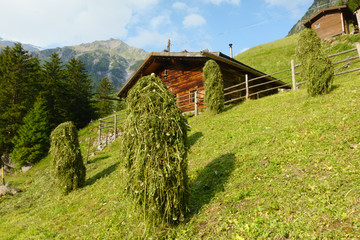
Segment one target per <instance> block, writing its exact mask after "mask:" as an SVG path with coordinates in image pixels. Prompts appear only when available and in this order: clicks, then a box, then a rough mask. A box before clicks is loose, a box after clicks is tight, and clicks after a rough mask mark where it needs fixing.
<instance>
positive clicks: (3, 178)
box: [1, 164, 5, 185]
mask: <svg viewBox="0 0 360 240" xmlns="http://www.w3.org/2000/svg"><path fill="white" fill-rule="evenodd" d="M1 178H2V184H3V185H5V172H4V164H3V165H2V168H1Z"/></svg>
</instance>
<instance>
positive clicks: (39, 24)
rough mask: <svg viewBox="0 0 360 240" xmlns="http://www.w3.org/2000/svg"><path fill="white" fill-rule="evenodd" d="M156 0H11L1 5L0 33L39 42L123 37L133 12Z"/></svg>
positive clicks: (140, 12) (157, 0) (156, 2)
mask: <svg viewBox="0 0 360 240" xmlns="http://www.w3.org/2000/svg"><path fill="white" fill-rule="evenodd" d="M158 2H159V0H132V1H127V0H102V1H98V0H76V1H74V0H32V1H29V0H11V1H2V2H1V8H0V29H1V33H0V34H1V36H2V37H5V38H8V39H13V40H17V41H22V42H25V43H32V44H35V45H38V46H42V47H47V46H49V45H70V44H71V45H73V44H77V43H82V42H89V41H94V40H104V39H109V38H110V37H116V38H124V37H126V36H127V34H128V25H129V24H131V22H132V21H133V20H134V15H137V14H144V13H146V12H147V11H150V9H151V7H152V6H155V5H156V4H158Z"/></svg>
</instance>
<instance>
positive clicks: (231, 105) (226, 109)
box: [223, 100, 245, 112]
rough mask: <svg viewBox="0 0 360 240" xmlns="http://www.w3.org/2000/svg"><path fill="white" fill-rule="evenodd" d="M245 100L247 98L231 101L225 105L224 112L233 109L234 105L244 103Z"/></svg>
mask: <svg viewBox="0 0 360 240" xmlns="http://www.w3.org/2000/svg"><path fill="white" fill-rule="evenodd" d="M244 102H245V100H239V101H235V102H233V103H230V104H228V105H225V107H224V111H223V112H227V111H229V110H231V109H232V108H234V107H236V106H238V105H239V104H242V103H244Z"/></svg>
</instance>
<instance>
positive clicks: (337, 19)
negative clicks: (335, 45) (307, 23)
mask: <svg viewBox="0 0 360 240" xmlns="http://www.w3.org/2000/svg"><path fill="white" fill-rule="evenodd" d="M311 28H312V29H314V30H315V32H316V33H317V34H318V35H319V37H320V38H321V39H325V38H328V37H332V36H336V35H341V34H345V33H348V32H349V26H348V24H347V22H346V20H345V19H344V17H343V14H342V13H341V12H337V13H329V14H327V15H324V16H322V17H321V18H319V19H318V20H316V21H315V22H314V23H312V24H311Z"/></svg>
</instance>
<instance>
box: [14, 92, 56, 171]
mask: <svg viewBox="0 0 360 240" xmlns="http://www.w3.org/2000/svg"><path fill="white" fill-rule="evenodd" d="M48 150H49V121H48V113H47V111H46V105H45V102H44V100H43V99H42V98H38V99H37V101H36V102H35V104H34V107H33V108H32V110H30V112H29V113H28V114H27V115H26V116H25V117H24V124H23V125H21V127H20V128H19V130H18V133H17V135H16V136H15V137H14V151H13V152H12V159H13V160H14V162H16V163H18V164H20V166H23V165H25V164H33V163H36V162H38V161H39V160H40V159H41V158H42V157H44V156H45V155H46V154H47V152H48Z"/></svg>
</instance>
